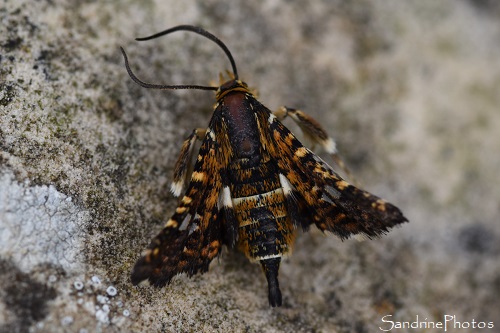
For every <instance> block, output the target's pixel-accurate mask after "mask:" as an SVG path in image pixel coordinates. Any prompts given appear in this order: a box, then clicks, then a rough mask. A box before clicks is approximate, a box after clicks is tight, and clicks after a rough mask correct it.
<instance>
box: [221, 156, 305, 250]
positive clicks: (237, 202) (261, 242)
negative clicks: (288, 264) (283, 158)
mask: <svg viewBox="0 0 500 333" xmlns="http://www.w3.org/2000/svg"><path fill="white" fill-rule="evenodd" d="M274 169H275V166H274V163H273V162H272V161H271V160H269V159H263V160H261V163H260V164H258V165H257V166H253V167H245V165H244V163H239V162H236V163H234V164H233V166H232V168H231V171H230V173H231V178H232V179H231V183H232V186H231V197H232V202H233V209H234V212H235V217H236V219H237V222H238V234H239V235H238V247H239V248H240V250H241V251H243V252H244V253H245V254H246V255H247V257H249V258H250V259H254V260H263V259H269V258H278V257H281V256H283V255H285V254H288V253H289V252H290V251H291V248H292V245H293V241H294V238H295V228H294V226H293V224H292V222H291V220H290V217H289V214H288V212H287V208H286V204H285V196H284V193H283V189H282V185H281V183H280V179H279V176H278V172H277V170H274Z"/></svg>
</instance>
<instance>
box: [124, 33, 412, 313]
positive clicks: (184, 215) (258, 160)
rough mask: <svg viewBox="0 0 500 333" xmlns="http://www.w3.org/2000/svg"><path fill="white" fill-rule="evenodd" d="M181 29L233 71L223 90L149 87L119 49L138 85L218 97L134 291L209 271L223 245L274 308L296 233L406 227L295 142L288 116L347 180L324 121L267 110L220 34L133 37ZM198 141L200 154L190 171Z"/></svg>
mask: <svg viewBox="0 0 500 333" xmlns="http://www.w3.org/2000/svg"><path fill="white" fill-rule="evenodd" d="M181 30H184V31H190V32H194V33H197V34H199V35H202V36H204V37H206V38H208V39H209V40H211V41H213V42H215V43H216V44H217V45H218V46H219V47H220V48H222V50H223V51H224V52H225V54H226V55H227V57H228V58H229V61H230V62H231V66H232V73H230V75H229V76H230V78H229V79H228V80H227V81H224V80H223V78H222V75H221V83H220V86H219V87H211V86H198V85H159V84H151V83H146V82H144V81H142V80H140V79H139V78H137V77H136V76H135V74H134V73H133V72H132V70H131V69H130V66H129V62H128V58H127V55H126V53H125V51H124V50H123V48H121V51H122V54H123V57H124V59H125V66H126V69H127V72H128V74H129V75H130V77H131V78H132V80H134V81H135V82H136V83H137V84H139V85H141V86H142V87H145V88H153V89H201V90H214V91H215V92H216V95H215V98H216V102H215V105H214V112H213V115H212V119H211V120H210V123H209V125H208V128H206V129H195V130H194V131H193V132H192V133H191V135H190V136H189V137H188V138H187V139H186V141H185V142H184V144H183V146H182V149H181V152H180V156H179V158H178V161H177V163H176V165H175V168H174V179H173V183H172V186H171V190H172V192H173V194H174V195H175V196H177V197H180V201H179V204H178V206H177V208H176V210H175V213H174V214H173V216H172V217H171V218H170V219H169V220H168V221H167V223H166V224H165V226H164V227H163V229H162V230H161V231H160V233H159V234H158V235H157V236H156V237H155V238H153V240H152V241H151V244H150V245H149V247H148V249H147V250H146V251H145V253H144V254H143V255H142V257H141V258H140V259H139V260H138V261H137V263H136V264H135V266H134V268H133V271H132V276H131V280H132V283H133V284H135V285H136V284H139V283H140V282H141V281H144V280H148V281H149V283H151V284H152V285H154V286H157V287H162V286H164V285H166V284H167V283H169V282H170V280H171V279H172V277H173V276H175V275H177V274H180V273H186V274H187V275H188V276H192V275H194V274H196V273H204V272H206V271H207V270H208V266H209V264H210V262H211V261H212V260H213V259H214V258H215V257H216V256H217V255H219V254H220V253H221V249H222V246H223V245H226V246H228V247H229V248H238V249H239V250H240V251H242V252H243V253H245V255H246V256H247V257H248V258H249V259H250V260H252V261H256V262H259V263H260V264H261V266H262V269H263V271H264V274H265V276H266V278H267V283H268V298H269V304H270V305H271V306H273V307H275V306H281V304H282V297H281V291H280V287H279V283H278V270H279V266H280V262H281V258H282V257H283V256H286V255H287V254H289V253H290V252H291V248H292V245H293V242H294V239H295V236H296V231H297V229H298V228H302V229H303V230H308V229H309V227H310V225H311V224H314V225H316V227H317V228H319V229H320V230H321V231H323V232H326V231H328V232H331V233H333V234H335V235H337V236H338V237H340V238H341V239H342V240H343V239H346V238H348V237H350V236H351V235H358V234H360V235H363V236H365V237H368V238H373V237H377V236H380V235H382V234H385V233H387V232H388V231H389V229H390V228H392V227H394V226H396V225H398V224H400V223H403V222H406V221H407V219H406V218H405V217H404V216H403V214H402V213H401V211H400V210H399V209H398V208H397V207H395V206H394V205H392V204H390V203H388V202H386V201H384V200H382V199H380V198H379V197H377V196H375V195H373V194H370V193H368V192H366V191H364V190H362V189H359V188H357V187H355V186H353V185H351V184H349V183H348V182H347V181H345V180H344V179H342V178H341V177H340V176H339V175H338V174H337V173H336V172H335V171H334V170H333V169H332V167H330V166H329V165H328V164H327V163H325V162H324V161H323V160H322V159H321V158H320V157H318V155H316V154H315V153H313V152H312V151H311V150H310V149H308V148H306V147H305V146H304V145H303V144H302V143H301V142H300V141H299V140H297V138H296V137H295V135H294V134H292V133H291V132H290V130H288V128H286V127H285V126H284V125H283V124H282V122H281V121H282V120H283V119H284V118H286V117H290V118H292V119H293V120H294V121H295V122H296V123H297V124H298V125H299V127H300V129H301V130H302V131H303V132H304V135H305V136H306V137H307V138H309V139H311V140H312V142H313V143H315V144H318V145H320V146H321V147H322V148H323V149H324V150H326V152H327V153H329V154H330V155H331V156H332V157H333V159H334V161H335V162H336V164H337V165H338V166H339V167H340V168H341V169H343V170H344V171H345V173H346V175H347V176H349V173H348V172H347V169H346V168H345V166H344V164H343V162H342V160H341V159H340V158H339V156H338V154H337V150H336V146H335V142H334V141H333V139H332V138H330V137H329V136H328V135H327V134H326V132H325V130H324V129H323V128H322V127H321V126H320V124H319V123H318V122H317V121H315V120H314V119H313V118H311V117H310V116H308V115H307V114H305V113H304V112H302V111H300V110H295V109H291V108H287V107H281V108H280V109H279V110H278V111H276V112H271V111H270V110H269V109H268V108H267V107H265V106H264V105H262V104H261V103H260V102H259V101H258V100H257V99H256V97H255V96H254V94H253V93H252V91H251V90H250V89H249V88H248V86H247V84H246V83H245V82H243V81H240V80H239V78H238V73H237V70H236V65H235V62H234V59H233V57H232V55H231V53H230V51H229V49H228V48H227V47H226V45H225V44H224V43H222V41H220V40H219V39H218V38H217V37H215V36H214V35H212V34H211V33H209V32H208V31H206V30H203V29H202V28H199V27H195V26H190V25H180V26H176V27H173V28H171V29H168V30H165V31H162V32H160V33H157V34H155V35H152V36H149V37H146V38H138V39H137V40H150V39H153V38H157V37H160V36H164V35H167V34H170V33H172V32H175V31H181ZM197 140H200V141H201V147H200V149H199V151H198V155H197V157H196V159H195V163H194V166H193V167H192V173H191V174H188V170H190V163H191V160H192V157H193V151H194V145H195V143H196V141H197Z"/></svg>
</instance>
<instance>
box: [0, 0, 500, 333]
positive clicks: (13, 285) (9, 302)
mask: <svg viewBox="0 0 500 333" xmlns="http://www.w3.org/2000/svg"><path fill="white" fill-rule="evenodd" d="M499 22H500V6H499V5H497V3H496V2H494V1H472V0H470V1H465V0H463V1H451V0H447V1H439V2H436V1H431V0H423V1H405V2H401V1H398V0H389V1H367V0H358V1H352V2H344V1H320V0H311V1H308V2H307V6H304V4H303V3H301V2H297V1H292V2H290V1H283V0H276V1H265V2H254V3H253V2H248V1H239V0H238V1H231V2H222V1H212V0H210V1H182V2H180V1H173V0H169V1H158V0H156V1H155V0H152V1H127V2H119V1H105V2H75V1H67V0H66V1H65V0H54V1H28V0H4V1H2V5H1V6H0V23H1V24H0V125H1V127H0V332H28V331H29V332H81V333H83V332H99V331H105V332H108V331H110V332H145V331H151V332H157V331H161V332H199V331H201V332H217V331H225V332H229V331H236V332H242V331H244V332H264V331H265V332H281V331H284V332H375V331H380V329H379V327H380V328H383V329H388V328H390V324H389V323H384V322H382V318H383V317H384V316H388V315H392V317H385V318H386V319H387V320H389V319H390V320H393V321H409V322H413V321H415V320H416V318H417V317H416V316H418V318H419V320H420V321H432V322H438V321H443V320H444V318H445V317H444V316H456V317H455V319H456V321H460V322H461V323H462V324H463V323H464V322H467V323H469V324H470V325H473V324H472V323H473V320H474V321H475V322H476V325H477V323H478V322H484V323H485V324H488V323H490V322H494V327H493V328H489V329H487V330H484V331H488V332H500V321H498V309H499V308H500V301H499V300H498V295H499V294H500V261H499V260H498V256H499V254H500V245H499V244H500V224H499V216H500V203H499V202H500V201H499V199H500V187H499V186H498V166H499V165H500V154H498V152H499V151H500V135H499V133H498V128H500V113H499V112H498V105H500V44H499V43H498V40H499V37H500V23H499ZM177 24H195V25H200V26H203V27H205V28H206V29H208V30H209V31H211V32H213V33H214V34H215V35H217V36H218V37H219V38H221V39H222V40H223V41H224V42H226V44H227V45H228V46H229V48H230V49H231V51H232V52H233V55H234V57H235V58H236V62H237V65H238V69H239V72H240V77H241V78H242V79H244V80H245V81H246V82H247V83H249V84H250V86H253V87H255V88H257V89H258V91H259V98H260V100H261V102H263V103H264V104H265V105H267V106H268V107H270V108H271V109H275V108H277V107H278V106H280V105H282V104H285V105H287V106H290V107H296V108H301V109H303V110H305V111H307V112H308V113H310V114H312V115H313V116H314V117H315V118H316V119H318V120H320V121H321V123H322V124H324V126H325V127H326V128H328V130H329V132H330V133H331V134H332V135H333V136H334V137H335V138H336V139H337V143H338V147H339V150H340V152H341V153H342V155H343V156H344V158H345V160H346V161H347V163H348V165H350V166H351V169H352V170H353V172H354V173H355V175H356V176H358V178H359V180H360V181H361V182H362V183H363V184H364V187H366V189H368V190H370V191H371V192H373V193H375V194H377V195H379V196H382V197H384V198H387V199H388V200H389V201H391V202H393V203H394V204H396V205H397V206H399V207H400V208H401V209H402V210H403V212H404V213H405V215H406V216H407V217H408V219H409V220H410V223H409V224H406V225H404V226H403V227H402V228H398V229H396V230H393V231H392V232H391V233H390V234H389V235H387V236H386V237H384V238H382V239H380V240H373V241H366V242H361V243H360V242H356V241H353V240H349V241H345V242H340V241H338V240H337V239H335V238H334V237H324V236H323V235H322V234H321V233H320V232H318V231H314V230H313V231H311V232H310V233H307V234H300V235H299V237H298V240H297V242H296V246H295V253H294V255H293V256H291V257H290V258H289V260H288V261H286V262H285V263H284V264H283V265H282V269H281V271H280V282H281V286H282V291H283V297H284V305H283V307H282V308H278V309H271V308H269V306H268V304H267V294H266V293H267V286H266V281H265V278H264V275H263V274H262V272H261V271H260V268H259V267H258V266H257V265H253V264H251V263H249V262H248V261H247V260H246V259H245V258H244V257H243V256H242V255H240V254H237V253H232V252H228V251H225V252H224V253H223V255H222V257H221V259H220V260H216V261H214V262H213V263H212V265H211V267H210V271H209V272H208V273H207V274H204V275H197V276H195V277H193V278H191V279H188V278H186V277H185V276H183V275H180V276H178V277H176V278H174V280H173V281H172V283H171V284H170V285H169V286H168V287H166V288H163V289H160V290H158V289H153V288H150V287H133V286H132V285H131V284H130V282H129V273H130V270H131V267H132V265H133V264H134V262H135V260H136V259H137V258H138V256H139V254H140V253H141V251H142V250H143V249H144V247H145V246H146V245H147V244H148V242H149V241H150V238H151V236H153V235H154V234H156V232H157V231H158V230H159V228H160V227H161V225H162V224H163V223H165V222H166V221H167V219H168V218H169V216H170V214H171V213H172V211H173V209H174V208H175V203H176V200H175V199H174V198H173V197H172V196H171V195H170V194H169V193H168V187H169V181H170V177H171V174H172V167H173V163H174V162H175V159H176V154H177V152H178V149H179V148H180V145H181V143H182V141H183V139H184V137H185V136H186V134H187V133H188V132H189V131H191V130H192V129H193V128H195V127H204V126H206V124H207V123H208V120H209V118H210V114H211V110H212V103H213V100H214V99H213V94H212V93H211V92H203V91H151V90H145V89H142V88H140V87H138V86H137V85H135V84H134V83H133V82H132V81H131V80H130V79H129V77H128V76H127V73H126V71H125V68H124V65H123V59H122V58H121V55H120V53H119V49H118V46H120V45H121V46H124V47H125V48H126V50H127V52H128V53H129V57H130V59H131V64H132V66H133V68H134V69H135V70H136V72H137V73H138V74H139V75H140V76H141V77H142V78H144V79H147V80H148V81H152V82H158V83H164V84H201V85H206V84H209V82H210V81H215V80H216V79H217V77H218V73H219V72H223V71H224V70H225V69H227V68H228V66H229V63H228V62H227V60H226V58H225V57H224V55H223V53H222V52H221V51H220V50H219V49H218V48H217V47H216V46H215V45H214V44H213V43H210V42H208V41H207V40H205V39H202V38H200V37H198V36H195V35H193V34H189V33H178V34H177V35H172V36H170V37H168V38H167V37H165V38H162V39H159V40H156V41H150V42H142V43H140V42H135V41H134V40H133V38H135V37H137V36H145V35H149V34H151V33H155V32H158V31H160V30H163V29H165V28H168V27H171V26H174V25H177ZM290 128H291V129H292V130H293V131H296V130H297V129H296V128H295V127H294V126H293V124H290ZM446 318H450V317H446ZM495 320H496V321H495ZM452 324H453V322H450V323H448V325H452ZM464 325H465V324H464ZM471 327H472V326H471ZM415 331H418V330H415ZM430 331H432V330H430ZM435 331H436V332H439V331H442V330H440V329H436V330H435ZM456 331H457V332H458V331H460V330H456Z"/></svg>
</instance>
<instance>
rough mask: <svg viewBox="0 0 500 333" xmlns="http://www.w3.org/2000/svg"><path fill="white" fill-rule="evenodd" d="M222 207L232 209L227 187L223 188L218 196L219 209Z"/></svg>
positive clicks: (229, 192)
mask: <svg viewBox="0 0 500 333" xmlns="http://www.w3.org/2000/svg"><path fill="white" fill-rule="evenodd" d="M222 207H228V208H232V207H233V201H232V200H231V191H230V190H229V187H228V186H224V188H223V189H222V191H221V192H220V194H219V209H221V208H222Z"/></svg>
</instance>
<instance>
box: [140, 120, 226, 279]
mask: <svg viewBox="0 0 500 333" xmlns="http://www.w3.org/2000/svg"><path fill="white" fill-rule="evenodd" d="M228 145H229V143H228V140H227V136H226V135H225V131H224V123H223V122H222V121H221V119H219V118H217V117H215V116H214V117H213V118H212V121H211V122H210V125H209V128H208V130H207V133H206V135H205V138H204V140H203V143H202V145H201V147H200V150H199V153H198V157H197V160H196V163H195V166H194V169H193V174H192V175H191V180H190V183H189V185H188V188H187V190H186V194H185V196H184V197H183V198H182V199H181V201H180V203H179V206H178V207H177V209H176V210H175V214H174V215H173V216H172V218H171V219H170V220H169V221H168V222H167V224H166V225H165V227H164V228H163V230H162V231H161V232H160V233H159V234H158V235H157V236H156V237H155V238H153V240H152V241H151V244H150V245H149V248H148V249H147V250H146V252H145V254H144V255H143V256H142V257H141V258H140V259H139V260H138V261H137V263H136V264H135V266H134V269H133V271H132V276H131V279H132V283H133V284H138V283H139V282H141V281H143V280H146V279H148V280H149V282H150V283H151V284H153V285H155V286H163V285H165V284H167V283H168V282H169V281H170V280H171V279H172V277H173V276H174V275H176V274H179V273H183V272H185V273H187V274H188V275H189V276H191V275H193V274H196V273H197V272H202V273H203V272H206V271H207V270H208V266H209V264H210V262H211V261H212V259H213V258H214V257H215V256H216V255H217V254H218V253H219V251H220V248H221V245H222V241H221V225H220V223H219V220H220V216H219V215H220V214H219V209H218V205H217V203H218V198H219V193H220V191H221V186H222V185H221V184H222V182H221V177H222V174H224V170H225V168H226V166H227V164H228V161H229V158H230V156H229V155H230V154H229V150H228Z"/></svg>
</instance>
